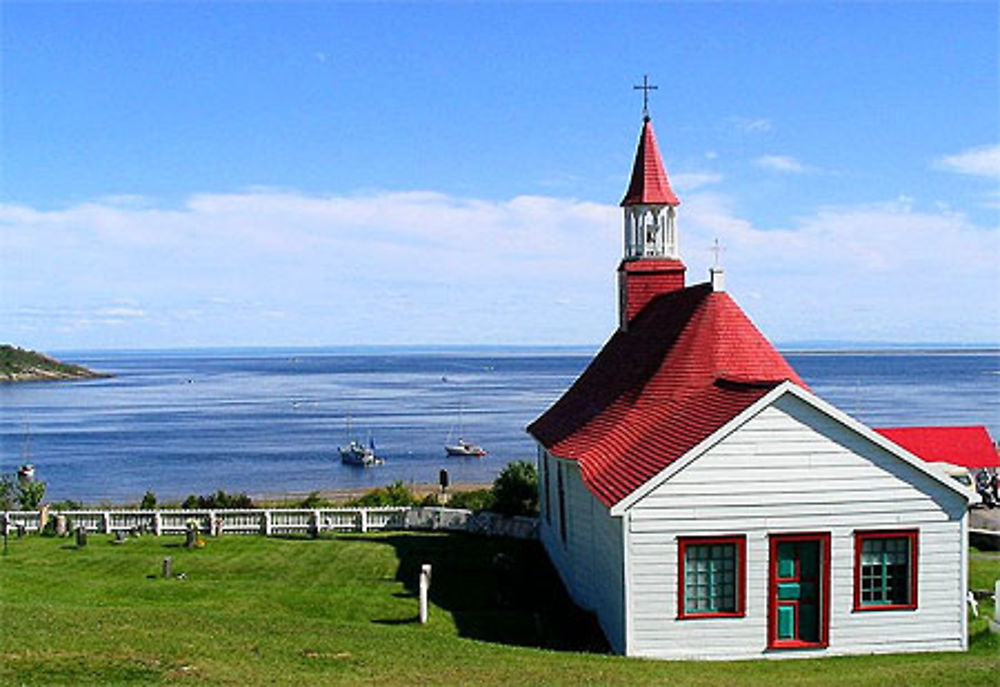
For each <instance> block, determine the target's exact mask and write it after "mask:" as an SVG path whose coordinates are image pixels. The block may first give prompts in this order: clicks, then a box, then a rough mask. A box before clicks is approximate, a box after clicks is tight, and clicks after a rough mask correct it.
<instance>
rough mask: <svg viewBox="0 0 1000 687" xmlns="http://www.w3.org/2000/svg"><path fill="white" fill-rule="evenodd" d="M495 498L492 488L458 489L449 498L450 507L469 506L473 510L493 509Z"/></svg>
mask: <svg viewBox="0 0 1000 687" xmlns="http://www.w3.org/2000/svg"><path fill="white" fill-rule="evenodd" d="M493 504H494V498H493V492H492V490H490V489H473V490H472V491H458V492H455V493H454V494H452V495H451V496H450V497H449V498H448V507H449V508H467V509H469V510H472V511H476V512H479V511H484V510H493Z"/></svg>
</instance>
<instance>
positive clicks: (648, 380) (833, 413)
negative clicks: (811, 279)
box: [528, 115, 969, 659]
mask: <svg viewBox="0 0 1000 687" xmlns="http://www.w3.org/2000/svg"><path fill="white" fill-rule="evenodd" d="M621 205H622V208H623V210H624V233H625V240H624V246H625V255H624V257H623V259H622V261H621V263H620V265H619V267H618V279H619V281H618V288H619V296H620V299H619V302H620V315H619V324H618V329H617V331H616V332H615V333H614V334H613V335H612V336H611V338H610V339H609V340H608V342H607V343H606V344H605V345H604V348H603V349H602V350H601V351H600V353H598V355H597V357H596V358H594V360H593V361H592V362H591V364H590V365H589V367H588V368H587V369H586V370H585V371H584V372H583V374H582V375H581V376H580V377H579V379H577V380H576V382H575V383H574V384H573V385H572V387H570V389H569V390H568V391H566V393H565V394H564V395H563V396H562V398H560V399H559V400H558V401H557V402H556V403H555V404H554V405H553V406H552V407H551V408H549V410H547V411H546V412H545V413H544V414H543V415H542V416H541V417H539V418H538V419H537V420H536V421H535V422H533V423H532V424H531V425H530V426H529V427H528V432H529V433H530V434H531V435H532V436H533V437H534V438H535V439H536V440H537V442H538V444H539V477H540V484H541V494H540V503H541V529H540V532H541V535H540V536H541V540H542V543H543V545H544V547H545V549H546V551H547V552H548V555H549V557H550V558H551V560H552V562H553V564H554V566H555V567H556V569H557V570H558V572H559V574H560V575H561V577H562V579H563V581H564V583H565V584H566V587H567V588H568V590H569V592H570V594H571V595H572V597H573V598H574V599H575V601H576V602H577V603H578V604H580V605H581V606H583V607H584V608H586V609H589V610H592V611H593V612H594V613H595V614H596V616H597V618H598V619H599V621H600V624H601V627H602V628H603V630H604V633H605V635H606V636H607V639H608V642H609V643H610V645H611V647H612V648H613V649H614V650H615V651H616V652H618V653H621V654H626V655H629V656H646V657H657V658H705V659H731V658H752V657H761V656H768V657H787V656H803V655H806V656H823V655H832V654H857V653H872V652H908V651H939V650H963V649H965V648H966V646H967V640H966V635H967V633H966V614H965V605H964V599H965V594H966V576H967V575H966V560H967V555H966V554H967V546H968V545H967V541H968V537H967V527H968V517H967V505H968V499H969V496H968V492H966V491H964V490H963V487H962V485H960V484H959V483H958V482H955V481H953V480H951V479H949V478H947V477H945V476H944V475H942V474H940V473H938V472H937V471H935V470H934V469H932V468H931V467H929V466H928V465H927V464H925V463H924V462H923V461H922V460H921V459H920V458H918V457H916V456H915V455H913V454H912V453H910V452H908V451H907V450H905V449H903V448H902V447H900V446H899V445H897V444H896V443H893V442H892V441H891V440H889V439H888V438H886V437H885V436H882V435H881V434H879V433H877V432H875V431H874V430H872V429H871V428H869V427H867V426H865V425H864V424H862V423H861V422H859V421H857V420H855V419H853V418H851V417H850V416H848V415H847V414H846V413H844V412H842V411H840V410H838V409H837V408H835V407H833V406H832V405H830V404H829V403H827V402H825V401H823V400H822V399H820V398H818V397H817V396H816V395H815V394H813V393H812V392H811V391H810V390H809V388H808V386H807V385H806V384H805V383H804V382H803V381H802V379H800V378H799V376H798V375H797V374H796V373H795V371H794V370H793V369H792V368H791V367H790V366H789V365H788V363H787V362H786V361H785V360H784V358H783V357H782V356H781V355H780V354H779V353H778V352H777V351H776V350H775V349H774V348H773V347H772V346H771V344H770V343H769V342H768V341H767V339H765V338H764V336H763V335H762V334H761V333H760V332H759V331H758V330H757V329H756V328H755V327H754V325H753V324H752V323H751V322H750V320H749V319H748V318H747V316H746V315H745V314H744V313H743V311H742V310H741V309H740V307H739V306H738V305H736V303H735V301H734V300H733V299H732V298H731V297H730V296H729V294H728V293H726V291H725V288H724V284H723V273H722V271H721V270H720V269H717V268H713V270H712V271H711V273H710V280H709V282H707V283H701V284H695V285H691V286H687V285H686V284H685V267H684V264H683V262H682V261H681V259H680V255H679V252H678V234H677V210H678V207H679V205H680V201H679V200H678V199H677V196H676V195H675V194H674V192H673V191H672V189H671V187H670V183H669V180H668V178H667V175H666V173H665V171H664V167H663V163H662V160H661V158H660V153H659V150H658V149H657V143H656V138H655V136H654V133H653V125H652V122H651V121H650V118H649V117H648V115H646V116H644V118H643V123H642V130H641V133H640V135H639V144H638V150H637V152H636V156H635V163H634V166H633V169H632V176H631V181H630V183H629V186H628V190H627V192H626V194H625V198H624V199H623V200H622V202H621Z"/></svg>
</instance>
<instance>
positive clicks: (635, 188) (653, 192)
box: [621, 117, 681, 207]
mask: <svg viewBox="0 0 1000 687" xmlns="http://www.w3.org/2000/svg"><path fill="white" fill-rule="evenodd" d="M621 204H622V207H624V206H626V205H646V204H662V205H680V204H681V201H679V200H678V199H677V196H676V195H674V191H673V189H671V188H670V181H669V180H668V179H667V173H666V172H665V171H664V169H663V160H661V159H660V150H659V148H657V147H656V134H654V133H653V123H652V121H650V119H649V117H645V118H644V119H643V120H642V132H641V133H640V134H639V147H638V148H637V149H636V151H635V162H634V163H632V180H631V181H630V182H629V185H628V191H626V192H625V197H624V198H622V202H621Z"/></svg>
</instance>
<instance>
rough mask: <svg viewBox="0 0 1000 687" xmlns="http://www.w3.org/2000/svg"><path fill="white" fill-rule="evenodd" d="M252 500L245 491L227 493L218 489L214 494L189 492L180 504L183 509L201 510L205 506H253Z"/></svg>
mask: <svg viewBox="0 0 1000 687" xmlns="http://www.w3.org/2000/svg"><path fill="white" fill-rule="evenodd" d="M253 507H254V505H253V501H252V500H251V499H250V497H249V496H247V495H246V494H245V493H240V494H227V493H226V492H224V491H223V490H222V489H219V490H218V491H217V492H215V493H214V494H208V495H207V496H195V495H194V494H191V495H190V496H188V497H187V498H186V499H184V502H183V503H182V504H181V508H183V509H185V510H202V509H206V508H213V509H214V508H253Z"/></svg>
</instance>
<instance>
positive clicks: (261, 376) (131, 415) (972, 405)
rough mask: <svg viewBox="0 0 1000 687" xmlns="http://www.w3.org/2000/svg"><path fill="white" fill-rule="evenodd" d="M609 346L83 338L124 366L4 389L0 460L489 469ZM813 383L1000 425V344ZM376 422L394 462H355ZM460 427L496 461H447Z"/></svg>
mask: <svg viewBox="0 0 1000 687" xmlns="http://www.w3.org/2000/svg"><path fill="white" fill-rule="evenodd" d="M593 353H594V351H593V350H589V349H588V350H585V349H548V350H529V349H506V350H482V349H469V350H423V351H415V350H389V349H384V350H379V349H359V350H352V351H348V350H336V349H329V350H315V349H312V350H280V349H264V350H222V349H216V350H204V351H183V352H178V351H164V352H149V351H143V352H124V351H119V352H89V353H88V352H78V353H73V352H68V353H62V354H60V356H59V357H61V358H62V359H64V360H67V361H71V362H77V363H82V364H84V365H87V366H89V367H91V368H93V369H96V370H100V371H103V372H110V373H112V374H114V375H115V376H114V377H112V378H108V379H97V380H91V381H80V382H45V383H23V384H7V385H2V386H0V410H2V414H0V471H2V472H11V471H13V470H14V469H16V467H17V465H18V464H19V463H20V462H24V461H25V460H29V461H30V462H32V463H34V464H35V465H36V468H37V475H38V477H39V478H40V479H43V480H45V481H46V482H47V483H48V485H49V487H48V498H49V499H50V500H61V499H67V498H72V499H76V500H82V501H86V502H91V503H96V502H99V501H111V502H116V503H121V502H134V501H137V500H138V499H139V498H140V497H141V496H142V494H143V492H145V491H146V490H147V489H151V490H153V491H154V492H155V493H156V494H157V496H158V497H159V498H160V500H161V501H163V500H170V499H180V498H183V497H184V496H186V495H188V494H192V493H195V494H204V493H208V492H211V491H215V490H216V489H220V488H221V489H225V490H226V491H231V492H241V491H245V492H248V493H250V494H255V495H260V494H276V493H286V492H290V493H303V494H304V493H308V492H309V491H312V490H317V489H340V488H357V487H375V486H380V485H383V484H386V483H388V482H391V481H394V480H403V481H405V482H425V483H436V482H437V479H438V471H439V470H440V469H441V468H447V469H448V471H449V474H450V477H451V481H452V482H488V481H492V479H493V478H494V477H495V476H496V474H497V472H499V470H500V469H501V468H502V467H503V466H504V465H506V464H507V463H508V462H509V461H511V460H516V459H522V458H526V459H533V458H534V455H535V449H534V444H533V442H532V440H531V439H530V438H529V437H528V436H527V435H526V434H525V432H524V427H525V426H526V425H527V424H528V423H529V422H530V421H531V420H533V419H534V418H535V417H537V416H538V415H539V414H540V413H541V412H542V411H544V410H545V409H546V408H547V407H548V406H549V405H550V404H551V403H552V402H553V401H555V400H556V399H557V398H558V397H559V395H560V394H561V393H562V392H563V391H564V390H565V389H566V388H567V387H568V386H569V385H570V384H571V383H572V381H573V380H574V379H575V378H576V376H577V375H579V373H580V372H581V371H582V370H583V369H584V367H586V365H587V363H588V362H589V360H590V358H591V356H592V355H593ZM786 357H787V358H788V360H789V362H791V364H792V365H793V367H795V369H796V370H797V371H798V372H799V373H800V374H801V375H802V377H803V378H804V379H805V380H806V382H807V383H808V384H809V385H810V386H811V388H812V390H813V391H814V392H816V393H817V394H819V395H820V396H821V397H823V398H825V399H826V400H827V401H830V402H831V403H833V404H834V405H835V406H837V407H839V408H840V409H841V410H843V411H845V412H847V413H849V414H851V415H853V416H855V417H857V418H858V419H860V420H861V421H863V422H865V423H867V424H869V425H872V426H905V425H923V424H928V425H933V424H945V425H986V426H987V427H988V428H989V430H990V432H991V434H992V435H993V436H994V437H1000V351H982V352H941V351H938V352H892V353H789V354H787V356H786ZM348 416H350V417H351V419H352V436H355V437H357V438H360V439H363V440H367V439H368V437H369V436H371V437H372V438H373V439H374V441H375V443H376V447H377V449H378V453H379V454H380V455H383V456H384V457H385V459H386V461H385V463H384V464H383V465H381V466H378V467H374V468H358V467H352V466H347V465H343V464H341V462H340V460H339V454H338V453H337V446H338V445H339V444H342V443H344V442H345V441H346V440H347V431H346V430H347V427H346V419H347V417H348ZM459 432H461V434H462V436H464V437H465V438H467V439H470V440H473V441H475V442H476V443H480V444H482V445H484V446H485V447H487V448H488V449H489V455H488V456H486V457H485V458H448V457H445V455H444V448H443V446H444V443H445V441H446V439H448V437H449V434H451V435H452V438H454V437H456V436H457V434H458V433H459Z"/></svg>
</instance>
